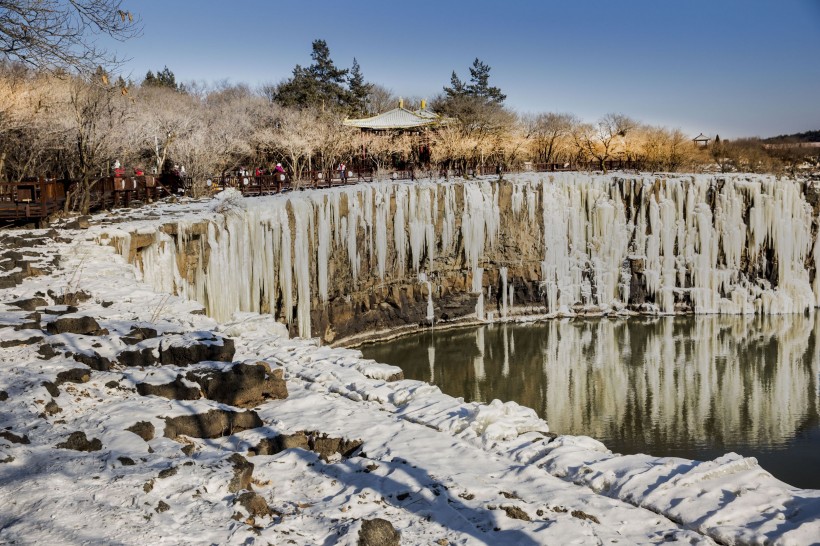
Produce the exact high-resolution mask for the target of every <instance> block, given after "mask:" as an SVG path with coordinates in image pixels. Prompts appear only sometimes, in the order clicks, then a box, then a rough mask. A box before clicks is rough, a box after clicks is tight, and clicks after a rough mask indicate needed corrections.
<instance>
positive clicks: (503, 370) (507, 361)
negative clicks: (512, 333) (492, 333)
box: [501, 324, 510, 377]
mask: <svg viewBox="0 0 820 546" xmlns="http://www.w3.org/2000/svg"><path fill="white" fill-rule="evenodd" d="M501 336H502V339H503V341H504V363H503V364H502V367H501V375H502V376H504V377H509V375H510V338H509V332H508V330H507V325H506V324H505V325H503V326H502V329H501Z"/></svg>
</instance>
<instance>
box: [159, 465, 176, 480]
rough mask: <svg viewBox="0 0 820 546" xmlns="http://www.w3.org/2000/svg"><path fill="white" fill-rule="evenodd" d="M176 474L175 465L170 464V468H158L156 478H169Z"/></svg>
mask: <svg viewBox="0 0 820 546" xmlns="http://www.w3.org/2000/svg"><path fill="white" fill-rule="evenodd" d="M176 475H177V467H175V466H172V467H170V468H166V469H164V470H160V472H159V474H158V475H157V478H159V479H160V480H163V479H165V478H170V477H171V476H176Z"/></svg>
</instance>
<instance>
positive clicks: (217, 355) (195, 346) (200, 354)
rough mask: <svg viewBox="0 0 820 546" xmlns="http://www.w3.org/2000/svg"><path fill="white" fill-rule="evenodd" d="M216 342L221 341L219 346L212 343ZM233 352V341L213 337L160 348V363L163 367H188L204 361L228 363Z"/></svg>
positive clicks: (234, 350) (231, 358)
mask: <svg viewBox="0 0 820 546" xmlns="http://www.w3.org/2000/svg"><path fill="white" fill-rule="evenodd" d="M217 340H221V344H217V343H214V341H217ZM235 352H236V349H235V348H234V343H233V340H232V339H230V338H227V337H215V338H213V339H212V340H204V341H201V342H199V343H190V342H185V343H181V344H173V343H171V344H168V345H166V346H161V347H160V363H161V364H163V365H165V366H168V365H171V366H189V365H191V364H196V363H198V362H202V361H204V360H213V361H216V362H230V361H231V360H233V355H234V353H235Z"/></svg>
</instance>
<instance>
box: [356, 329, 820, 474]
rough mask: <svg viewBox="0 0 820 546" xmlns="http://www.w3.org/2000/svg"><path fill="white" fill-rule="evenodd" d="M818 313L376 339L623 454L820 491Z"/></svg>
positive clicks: (458, 383)
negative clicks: (726, 461)
mask: <svg viewBox="0 0 820 546" xmlns="http://www.w3.org/2000/svg"><path fill="white" fill-rule="evenodd" d="M818 326H820V319H818V318H817V317H815V316H806V315H781V316H766V317H763V316H747V317H743V316H694V317H659V318H628V319H608V318H601V319H571V320H570V319H556V320H552V321H546V322H540V323H530V324H491V325H485V326H481V327H472V328H462V329H456V330H433V331H430V330H428V331H425V332H422V333H419V334H415V335H412V336H407V337H402V338H399V339H396V340H392V341H388V342H381V343H375V344H370V345H366V346H364V347H362V348H361V350H362V352H363V353H364V356H365V357H367V358H372V359H375V360H377V361H380V362H386V363H389V364H393V365H396V366H399V367H401V368H402V369H403V370H404V374H405V377H407V378H408V379H418V380H422V381H427V382H429V383H433V384H435V385H437V386H439V387H440V388H441V390H442V391H444V392H445V393H447V394H450V395H452V396H456V397H463V398H464V399H465V400H467V401H481V402H489V401H491V400H493V399H494V398H498V399H500V400H503V401H507V400H514V401H516V402H518V403H519V404H522V405H526V406H529V407H531V408H533V409H535V410H536V411H537V412H538V414H539V415H540V416H541V417H543V418H544V419H545V420H546V421H547V422H548V423H549V426H550V430H551V431H553V432H555V433H558V434H574V435H581V434H583V435H588V436H592V437H593V438H596V439H598V440H600V441H602V442H603V443H604V444H606V446H607V447H608V448H609V449H611V450H612V451H614V452H617V453H623V454H630V453H649V454H652V455H659V456H676V457H685V458H688V459H697V460H709V459H713V458H715V457H718V456H720V455H722V454H724V453H726V452H729V451H734V452H736V453H740V454H742V455H747V456H753V457H756V458H757V459H758V461H759V462H760V464H761V465H762V466H763V467H764V468H766V469H767V470H768V471H769V472H771V473H772V474H774V475H775V476H776V477H778V478H779V479H781V480H783V481H785V482H787V483H789V484H791V485H794V486H797V487H806V488H820V415H819V414H818V411H820V407H819V406H820V393H819V392H818V370H819V369H820V365H818V360H820V355H818V344H817V332H818Z"/></svg>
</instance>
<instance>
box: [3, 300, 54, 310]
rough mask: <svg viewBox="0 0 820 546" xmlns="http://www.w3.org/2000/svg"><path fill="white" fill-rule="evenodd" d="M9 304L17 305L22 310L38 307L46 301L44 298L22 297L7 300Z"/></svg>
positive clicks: (45, 303)
mask: <svg viewBox="0 0 820 546" xmlns="http://www.w3.org/2000/svg"><path fill="white" fill-rule="evenodd" d="M9 305H13V306H15V307H19V308H20V309H22V310H23V311H34V310H35V309H37V308H38V307H45V306H47V305H48V301H46V300H45V299H44V298H24V299H21V300H17V301H12V302H9Z"/></svg>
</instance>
